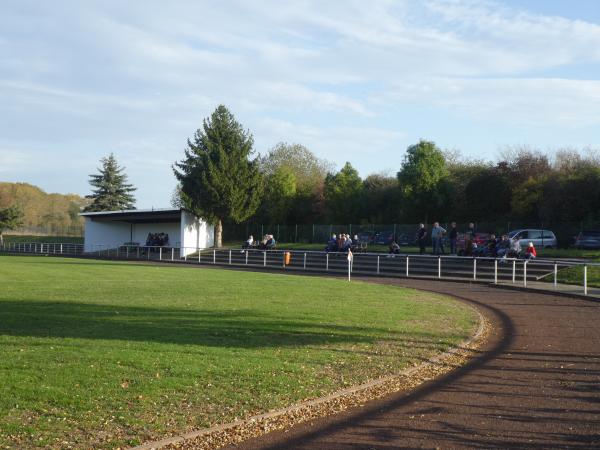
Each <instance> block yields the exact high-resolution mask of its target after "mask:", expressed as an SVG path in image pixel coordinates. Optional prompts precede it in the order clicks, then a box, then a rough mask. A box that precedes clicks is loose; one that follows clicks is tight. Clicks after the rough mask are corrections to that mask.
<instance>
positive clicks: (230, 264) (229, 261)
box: [229, 250, 231, 265]
mask: <svg viewBox="0 0 600 450" xmlns="http://www.w3.org/2000/svg"><path fill="white" fill-rule="evenodd" d="M229 265H231V250H229Z"/></svg>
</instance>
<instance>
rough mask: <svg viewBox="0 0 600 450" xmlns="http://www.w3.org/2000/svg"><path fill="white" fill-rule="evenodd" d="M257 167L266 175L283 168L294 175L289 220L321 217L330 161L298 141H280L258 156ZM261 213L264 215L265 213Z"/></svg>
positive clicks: (314, 219)
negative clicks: (264, 153)
mask: <svg viewBox="0 0 600 450" xmlns="http://www.w3.org/2000/svg"><path fill="white" fill-rule="evenodd" d="M260 168H261V171H262V172H263V173H264V174H265V176H266V177H269V176H270V175H272V174H273V173H275V172H277V171H278V170H282V169H283V170H285V169H287V170H289V171H291V172H292V173H293V174H294V178H295V180H296V193H295V195H294V199H293V202H292V205H291V206H290V211H289V213H288V215H287V219H288V221H291V222H295V223H310V222H311V221H317V220H322V219H323V218H324V212H325V202H324V197H323V187H324V182H325V177H326V176H327V173H328V172H330V171H332V170H333V168H334V165H333V164H332V163H331V162H329V161H326V160H324V159H320V158H317V157H316V156H315V154H314V153H312V152H311V151H310V150H309V149H308V148H306V147H305V146H303V145H301V144H288V143H285V142H280V143H278V144H277V145H275V146H274V147H273V148H272V149H271V150H270V151H269V153H268V154H267V155H265V156H263V157H261V158H260ZM263 211H264V208H263ZM261 216H262V217H265V218H266V216H265V214H261Z"/></svg>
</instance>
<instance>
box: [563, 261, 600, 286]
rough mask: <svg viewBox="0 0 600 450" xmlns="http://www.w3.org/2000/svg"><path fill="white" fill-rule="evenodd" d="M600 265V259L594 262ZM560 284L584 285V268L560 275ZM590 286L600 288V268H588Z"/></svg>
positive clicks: (570, 270) (575, 268)
mask: <svg viewBox="0 0 600 450" xmlns="http://www.w3.org/2000/svg"><path fill="white" fill-rule="evenodd" d="M593 262H595V263H600V258H598V259H596V260H595V261H593ZM558 282H559V283H568V284H577V285H579V286H582V285H583V267H572V268H570V269H566V270H561V271H560V272H559V273H558ZM587 282H588V286H594V287H600V266H588V273H587Z"/></svg>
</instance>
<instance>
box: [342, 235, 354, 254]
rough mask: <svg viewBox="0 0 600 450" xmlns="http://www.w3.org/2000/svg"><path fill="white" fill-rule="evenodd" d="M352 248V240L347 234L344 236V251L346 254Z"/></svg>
mask: <svg viewBox="0 0 600 450" xmlns="http://www.w3.org/2000/svg"><path fill="white" fill-rule="evenodd" d="M351 248H352V239H350V236H348V235H347V234H345V235H344V245H343V247H342V250H343V251H344V252H347V251H348V250H350V249H351Z"/></svg>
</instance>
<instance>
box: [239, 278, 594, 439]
mask: <svg viewBox="0 0 600 450" xmlns="http://www.w3.org/2000/svg"><path fill="white" fill-rule="evenodd" d="M365 281H370V282H380V283H386V284H397V285H401V286H409V287H415V288H419V289H425V290H430V291H435V292H440V293H444V294H450V295H454V296H457V297H459V298H462V299H463V300H465V301H468V302H470V303H472V304H474V305H476V306H477V307H478V308H480V310H481V311H482V312H483V313H484V314H486V316H488V317H489V318H490V320H491V321H492V322H493V324H494V332H493V334H492V336H491V338H490V339H489V341H488V343H487V344H486V346H485V347H484V348H483V349H482V351H481V354H480V355H479V356H478V357H477V358H475V359H474V360H473V361H472V362H471V363H469V364H467V365H466V366H464V367H462V368H460V369H458V370H456V371H454V372H452V373H450V374H448V375H446V376H444V377H442V378H439V379H436V380H434V381H432V382H430V383H427V384H424V385H422V386H421V387H419V388H418V389H416V390H414V391H412V392H409V393H406V392H405V393H398V394H395V395H392V396H390V397H386V398H384V399H381V400H376V401H373V402H370V403H367V404H366V405H365V406H364V407H363V408H355V409H352V410H349V411H346V412H344V413H342V414H338V415H336V416H331V417H327V418H323V419H319V420H316V421H313V422H311V423H306V424H301V425H299V426H297V427H295V428H293V429H291V430H288V431H286V432H273V433H270V434H267V435H264V436H262V437H260V438H256V439H252V440H249V441H246V442H243V443H241V444H238V445H237V446H234V447H231V448H235V449H244V450H245V449H248V450H249V449H324V450H330V449H331V450H334V449H344V450H348V449H394V448H423V447H425V448H461V447H471V448H473V447H475V448H486V449H488V448H509V447H510V448H600V302H598V301H593V300H583V299H574V298H567V297H562V296H560V297H559V296H553V295H545V294H535V293H529V292H516V291H509V290H502V289H494V288H491V287H487V286H483V285H470V284H468V283H448V282H434V281H422V280H393V279H377V280H375V279H373V278H370V279H366V280H365Z"/></svg>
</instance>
